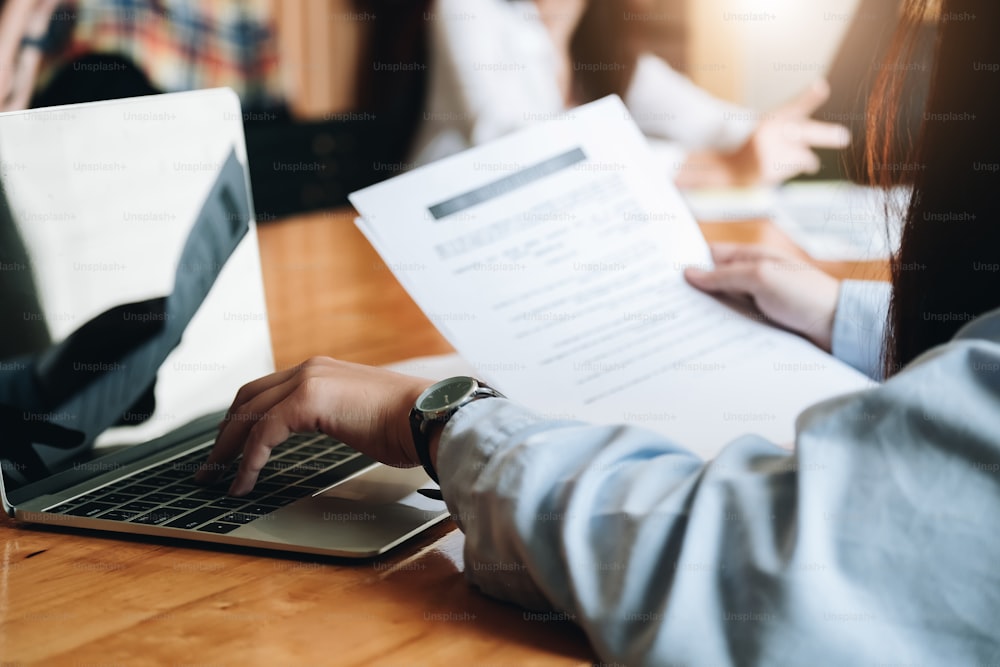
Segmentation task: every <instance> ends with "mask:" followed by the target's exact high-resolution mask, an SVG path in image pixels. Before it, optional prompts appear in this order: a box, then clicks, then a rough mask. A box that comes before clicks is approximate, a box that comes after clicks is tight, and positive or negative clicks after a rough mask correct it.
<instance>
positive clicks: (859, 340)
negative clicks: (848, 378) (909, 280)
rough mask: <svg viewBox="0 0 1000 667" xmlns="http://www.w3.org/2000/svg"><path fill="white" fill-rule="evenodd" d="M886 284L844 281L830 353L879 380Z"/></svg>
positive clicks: (888, 287) (888, 289)
mask: <svg viewBox="0 0 1000 667" xmlns="http://www.w3.org/2000/svg"><path fill="white" fill-rule="evenodd" d="M891 294H892V286H891V285H890V284H889V283H885V282H880V281H867V280H845V281H844V282H842V283H841V284H840V296H839V297H838V299H837V312H836V315H835V316H834V319H833V340H832V345H831V347H832V349H833V356H835V357H837V358H838V359H840V360H841V361H843V362H844V363H847V364H850V365H851V366H853V367H854V368H856V369H858V370H859V371H861V372H862V373H864V374H865V375H867V376H868V377H870V378H872V379H873V380H882V379H883V377H884V375H883V369H882V356H883V355H882V353H883V351H884V349H885V327H886V320H887V318H888V314H889V298H890V296H891Z"/></svg>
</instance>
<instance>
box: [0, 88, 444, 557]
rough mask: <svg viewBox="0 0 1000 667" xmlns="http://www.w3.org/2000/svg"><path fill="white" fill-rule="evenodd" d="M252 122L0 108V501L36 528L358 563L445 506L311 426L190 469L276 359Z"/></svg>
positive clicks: (195, 99) (203, 115) (208, 106)
mask: <svg viewBox="0 0 1000 667" xmlns="http://www.w3.org/2000/svg"><path fill="white" fill-rule="evenodd" d="M241 119H242V113H241V109H240V105H239V101H238V99H237V97H236V96H235V94H234V93H232V91H229V90H225V89H220V90H209V91H198V92H190V93H179V94H169V95H157V96H150V97H141V98H133V99H127V100H115V101H111V102H99V103H92V104H82V105H71V106H63V107H51V108H47V109H37V110H31V111H26V112H17V113H8V114H0V269H2V270H0V331H2V332H3V333H2V335H0V463H2V474H0V497H2V501H3V507H4V510H5V511H6V512H7V513H8V514H9V515H10V516H12V517H14V518H16V519H20V520H22V521H27V522H35V523H43V524H50V525H58V526H67V527H72V528H78V529H94V530H99V531H108V532H118V533H131V534H140V535H151V536H158V537H167V538H179V539H182V540H188V541H191V542H192V543H194V542H214V543H222V544H228V545H237V546H243V547H257V548H266V549H277V550H282V551H292V552H301V553H309V554H327V555H331V556H340V557H349V558H366V557H371V556H375V555H378V554H381V553H383V552H385V551H387V550H388V549H390V548H392V547H393V546H396V545H398V544H400V543H402V542H403V541H405V540H407V539H408V538H410V537H412V536H414V535H416V534H418V533H420V532H421V531H423V530H424V529H426V528H428V527H429V526H432V525H434V524H436V523H438V522H440V521H442V520H444V519H445V518H446V517H447V516H448V512H447V510H446V509H445V506H444V503H442V502H441V501H439V500H434V499H432V498H429V497H426V496H425V495H423V494H422V493H419V492H418V491H419V490H421V487H424V486H428V485H430V484H431V482H430V480H429V479H428V478H427V476H426V474H425V473H424V472H423V470H422V469H420V468H414V469H408V470H400V469H396V468H391V467H388V466H383V465H381V464H379V463H377V462H375V461H374V460H371V459H369V458H367V457H365V456H363V455H362V454H360V453H359V452H357V451H355V450H353V449H351V448H350V447H348V446H347V445H345V444H343V443H338V442H335V441H333V440H331V439H329V438H327V437H326V436H323V435H322V434H317V433H303V434H295V435H293V436H292V437H291V438H290V439H289V440H288V441H287V442H285V443H283V444H281V445H279V446H278V447H277V448H275V450H274V454H273V456H272V459H271V461H270V462H269V463H268V466H267V467H266V468H265V470H264V471H263V473H262V475H261V478H260V482H259V483H258V484H257V486H256V488H255V489H254V491H253V492H252V493H251V494H250V495H249V496H247V497H245V498H231V497H227V496H226V494H225V491H226V488H227V487H226V485H227V484H228V481H229V480H231V479H232V476H233V474H234V472H233V471H230V472H229V473H228V474H227V475H226V477H225V478H224V479H223V480H221V481H220V483H219V484H218V485H216V486H213V487H208V488H206V487H202V486H199V485H197V484H195V483H194V481H193V479H192V477H193V474H194V472H195V471H196V470H197V469H198V467H199V465H200V464H201V463H202V462H203V461H204V460H205V458H206V457H207V455H208V452H209V450H210V448H211V446H212V443H213V438H214V435H215V432H216V429H217V426H218V423H219V421H220V419H221V418H222V417H223V415H224V414H225V409H226V408H227V407H228V405H229V404H230V402H231V401H232V399H233V397H234V396H235V392H236V391H237V389H238V388H239V387H240V386H242V385H243V384H245V383H246V382H248V381H250V380H252V379H254V378H256V377H259V376H261V375H265V374H267V373H270V372H272V371H273V370H274V365H273V359H272V356H271V343H270V334H269V329H268V321H267V311H266V309H265V302H264V290H263V283H262V274H261V267H260V256H259V253H258V246H257V237H256V231H255V223H254V215H253V207H252V204H251V197H250V187H249V177H248V173H249V172H248V169H247V159H246V147H245V144H244V138H243V127H242V122H241Z"/></svg>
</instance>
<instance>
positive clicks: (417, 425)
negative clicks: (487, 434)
mask: <svg viewBox="0 0 1000 667" xmlns="http://www.w3.org/2000/svg"><path fill="white" fill-rule="evenodd" d="M481 398H506V397H505V396H504V395H503V394H501V393H500V392H499V391H497V390H496V389H494V388H493V387H490V386H489V385H487V384H486V383H485V382H481V381H479V380H477V379H475V378H471V377H467V376H464V375H460V376H458V377H453V378H448V379H447V380H441V381H440V382H435V383H434V384H432V385H431V386H429V387H427V389H425V390H424V392H423V393H422V394H420V396H419V397H417V402H416V403H415V404H414V405H413V409H412V410H410V430H411V431H412V432H413V445H414V447H415V448H416V450H417V456H418V457H420V463H421V464H423V466H424V470H426V471H427V476H428V477H430V478H431V479H433V480H434V481H435V482H437V481H438V476H437V471H436V470H434V464H433V463H431V451H430V445H431V439H430V435H429V433H428V431H429V430H430V427H431V425H432V424H444V423H446V422H447V421H448V420H449V419H451V416H452V415H453V414H455V413H456V412H458V410H459V408H461V407H462V406H465V405H468V404H469V403H472V402H473V401H478V400H479V399H481Z"/></svg>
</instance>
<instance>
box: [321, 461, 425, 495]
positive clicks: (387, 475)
mask: <svg viewBox="0 0 1000 667" xmlns="http://www.w3.org/2000/svg"><path fill="white" fill-rule="evenodd" d="M430 485H431V481H430V478H428V477H427V473H426V472H424V469H423V468H393V467H391V466H387V465H379V466H375V467H374V468H372V469H370V470H368V471H367V472H365V473H363V474H361V475H358V476H357V477H352V478H351V479H349V480H347V481H346V482H341V483H340V484H338V485H337V486H334V487H333V488H330V489H327V490H326V491H324V492H323V493H321V494H319V496H318V497H321V498H340V499H342V500H356V501H363V502H364V503H365V504H370V505H387V504H389V503H394V502H396V501H398V500H402V499H403V498H405V497H407V496H409V495H410V494H412V493H413V492H414V491H416V490H417V489H419V488H421V487H423V486H430Z"/></svg>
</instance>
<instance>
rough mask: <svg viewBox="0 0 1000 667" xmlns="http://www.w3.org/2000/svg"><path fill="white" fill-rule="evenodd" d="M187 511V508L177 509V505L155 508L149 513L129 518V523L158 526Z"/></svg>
mask: <svg viewBox="0 0 1000 667" xmlns="http://www.w3.org/2000/svg"><path fill="white" fill-rule="evenodd" d="M187 511H188V510H185V509H177V508H176V507H160V508H158V509H155V510H153V511H152V512H150V513H149V514H143V515H142V516H140V517H137V518H135V519H129V523H141V524H145V525H148V526H156V525H159V524H161V523H163V522H164V521H169V520H170V519H173V518H174V517H175V516H178V515H180V514H184V512H187Z"/></svg>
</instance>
